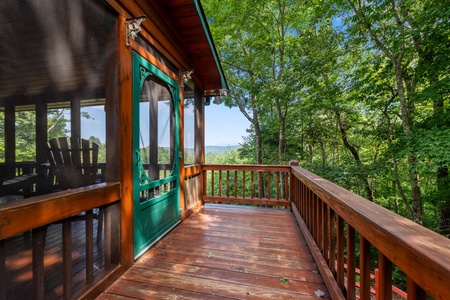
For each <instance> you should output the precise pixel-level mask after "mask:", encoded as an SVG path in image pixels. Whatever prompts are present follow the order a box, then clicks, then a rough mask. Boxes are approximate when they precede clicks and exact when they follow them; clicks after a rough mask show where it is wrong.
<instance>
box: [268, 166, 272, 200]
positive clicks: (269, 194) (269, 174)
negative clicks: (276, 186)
mask: <svg viewBox="0 0 450 300" xmlns="http://www.w3.org/2000/svg"><path fill="white" fill-rule="evenodd" d="M270 177H271V173H270V172H267V199H270V198H271V196H272V195H271V188H270Z"/></svg>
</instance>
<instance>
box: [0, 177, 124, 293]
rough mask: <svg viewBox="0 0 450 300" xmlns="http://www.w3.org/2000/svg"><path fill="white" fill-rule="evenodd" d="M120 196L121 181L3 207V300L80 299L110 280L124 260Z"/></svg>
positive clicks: (0, 255) (0, 207)
mask: <svg viewBox="0 0 450 300" xmlns="http://www.w3.org/2000/svg"><path fill="white" fill-rule="evenodd" d="M120 198H121V197H120V184H119V183H100V184H95V185H91V186H86V187H81V188H76V189H72V190H67V191H62V192H56V193H51V194H48V195H42V196H36V197H31V198H27V199H22V200H17V201H15V202H10V203H6V204H2V205H0V299H10V298H16V299H17V298H18V297H16V296H17V295H13V294H11V293H10V292H11V289H12V291H16V292H17V293H19V292H26V294H25V295H26V296H25V297H26V298H33V299H44V297H48V296H49V295H51V297H53V298H55V297H56V298H64V299H71V298H77V297H79V296H81V295H82V294H83V293H85V292H86V291H87V290H88V289H89V288H91V287H93V286H94V285H95V284H96V283H97V282H98V281H99V280H101V279H102V278H104V277H105V276H106V275H107V274H108V273H109V272H111V271H112V270H113V269H114V268H115V266H117V265H118V264H119V261H120V257H119V255H120V251H119V242H120V241H119V234H118V233H119V224H120V222H117V220H119V219H120V208H119V207H120ZM80 214H82V215H83V223H82V224H83V225H82V226H81V228H82V230H83V231H81V233H80V232H78V231H73V230H72V221H74V220H75V219H74V216H77V217H80ZM95 214H101V216H102V217H104V219H103V221H101V220H100V221H94V216H95ZM77 223H81V222H77ZM50 225H51V226H50ZM94 226H95V227H97V229H98V228H100V230H95V228H94ZM98 226H100V227H98ZM59 228H60V229H59ZM51 238H53V239H51ZM76 245H81V247H80V248H78V247H75V246H76ZM51 247H53V248H51ZM49 248H51V249H50V250H48V249H49ZM80 271H81V272H80ZM61 273H62V274H61ZM55 274H56V275H55ZM13 275H14V277H13ZM6 276H9V277H8V278H7V277H6ZM80 278H81V280H80ZM55 281H57V282H56V283H55ZM49 286H52V287H55V286H56V288H54V289H53V288H52V290H49V288H48V287H49ZM7 291H9V292H8V294H7ZM49 293H50V294H49ZM23 297H24V296H23V295H22V296H19V298H18V299H23Z"/></svg>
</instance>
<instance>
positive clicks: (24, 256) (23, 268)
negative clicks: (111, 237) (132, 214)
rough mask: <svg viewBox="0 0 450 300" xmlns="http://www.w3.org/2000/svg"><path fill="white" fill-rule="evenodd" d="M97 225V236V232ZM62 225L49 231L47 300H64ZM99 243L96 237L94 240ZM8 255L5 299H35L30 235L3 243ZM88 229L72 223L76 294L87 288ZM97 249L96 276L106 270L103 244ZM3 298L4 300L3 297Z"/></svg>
mask: <svg viewBox="0 0 450 300" xmlns="http://www.w3.org/2000/svg"><path fill="white" fill-rule="evenodd" d="M96 228H97V221H96V220H95V221H94V229H95V230H94V232H97V230H96ZM62 232H63V230H62V224H61V223H55V224H51V225H49V226H48V228H47V232H46V238H45V245H44V259H43V266H44V269H43V272H44V276H45V282H44V287H43V289H44V295H45V299H62V298H63V276H64V275H63V273H64V265H63V260H62V259H61V253H62V252H63V242H62V240H63V239H62ZM95 240H96V236H95ZM3 242H4V247H5V248H4V251H5V274H4V276H5V277H6V283H7V284H6V291H5V292H6V293H5V294H6V299H35V298H36V297H35V295H34V287H33V255H32V234H31V231H27V232H24V233H22V234H17V235H15V236H13V237H10V238H7V239H5V240H3ZM85 243H86V225H85V222H82V221H80V222H73V226H72V251H71V264H72V276H73V277H72V284H73V286H72V289H73V291H74V293H77V291H80V290H82V289H83V288H84V286H85V281H86V247H85ZM93 245H94V253H93V259H94V276H97V275H98V274H99V273H101V270H102V269H103V268H104V255H103V246H104V245H103V241H101V242H100V243H93ZM0 298H1V297H0Z"/></svg>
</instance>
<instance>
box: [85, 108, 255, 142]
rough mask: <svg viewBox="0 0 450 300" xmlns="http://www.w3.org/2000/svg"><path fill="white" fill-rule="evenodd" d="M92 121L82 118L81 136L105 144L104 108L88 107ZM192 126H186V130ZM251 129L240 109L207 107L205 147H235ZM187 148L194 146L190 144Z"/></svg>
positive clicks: (86, 109)
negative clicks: (248, 129) (93, 138)
mask: <svg viewBox="0 0 450 300" xmlns="http://www.w3.org/2000/svg"><path fill="white" fill-rule="evenodd" d="M83 110H85V111H87V112H88V113H89V114H90V116H91V117H92V118H91V119H85V118H82V122H81V136H82V137H83V138H89V136H91V135H92V136H95V137H98V138H99V139H100V141H101V142H103V143H104V142H105V132H106V129H105V126H104V124H105V112H104V109H103V107H102V106H97V107H95V106H94V107H87V108H84V109H83ZM190 126H193V124H192V125H188V124H186V128H185V129H186V130H188V131H192V132H193V130H192V129H189V127H190ZM249 127H250V122H249V121H248V120H247V119H246V118H245V117H244V116H243V115H242V113H241V112H240V111H239V109H238V108H236V107H233V108H229V107H226V106H225V105H224V104H213V103H211V104H210V105H209V106H205V146H235V145H239V144H242V143H243V142H244V140H243V137H244V136H247V135H248V134H247V132H246V129H247V128H249ZM188 139H189V138H187V139H186V142H187V143H186V144H187V145H186V146H187V147H189V144H192V145H193V142H188V141H187V140H188Z"/></svg>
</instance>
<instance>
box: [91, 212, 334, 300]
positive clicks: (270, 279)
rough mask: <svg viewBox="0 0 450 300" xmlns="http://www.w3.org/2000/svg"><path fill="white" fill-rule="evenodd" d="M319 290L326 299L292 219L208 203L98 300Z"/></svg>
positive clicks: (292, 295)
mask: <svg viewBox="0 0 450 300" xmlns="http://www.w3.org/2000/svg"><path fill="white" fill-rule="evenodd" d="M285 279H287V280H285ZM319 290H320V291H323V292H325V298H326V299H329V295H328V292H327V290H326V287H325V285H324V283H323V280H322V278H321V277H320V275H319V273H318V270H317V267H316V265H315V263H314V260H313V258H312V255H311V253H310V251H309V249H308V247H307V246H306V243H305V241H304V238H303V236H302V234H301V232H300V230H299V228H298V225H297V223H296V221H295V219H294V216H293V215H292V213H291V212H289V211H287V210H275V209H268V208H256V207H246V206H228V205H214V204H207V205H205V207H203V208H202V210H201V211H200V212H198V213H196V214H194V215H192V216H191V217H190V218H188V219H187V220H185V221H184V222H183V223H182V224H180V225H179V226H178V227H177V228H175V229H174V230H173V231H172V232H170V233H169V234H168V235H167V236H166V237H165V238H163V239H162V240H161V241H160V242H159V243H157V244H156V245H155V246H154V247H153V248H152V249H151V250H150V251H149V252H148V253H147V254H145V255H144V256H143V257H142V258H141V259H140V260H139V261H138V262H137V263H136V264H135V265H134V266H133V267H132V268H131V269H130V270H128V271H127V272H126V273H125V274H124V275H123V276H122V277H121V278H120V279H119V280H118V281H116V282H115V283H114V284H112V285H111V286H110V287H109V288H108V289H107V290H106V291H105V292H104V293H103V294H102V295H100V296H99V297H98V299H170V298H176V299H319V298H318V297H317V296H316V295H315V292H316V291H319Z"/></svg>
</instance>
